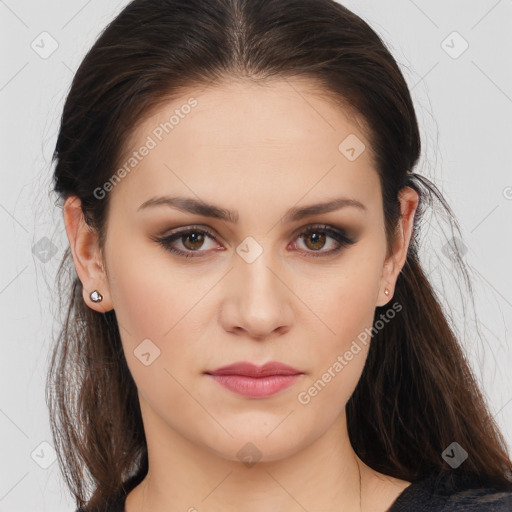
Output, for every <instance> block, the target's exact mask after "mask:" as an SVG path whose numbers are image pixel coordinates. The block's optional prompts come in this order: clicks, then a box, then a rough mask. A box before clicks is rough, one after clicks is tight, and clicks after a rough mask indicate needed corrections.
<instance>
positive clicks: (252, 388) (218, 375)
mask: <svg viewBox="0 0 512 512" xmlns="http://www.w3.org/2000/svg"><path fill="white" fill-rule="evenodd" d="M205 373H206V374H207V375H210V376H211V377H212V378H213V379H214V380H215V381H216V382H217V383H219V384H220V385H221V386H224V387H225V388H227V389H229V390H230V391H233V392H234V393H238V394H240V395H243V396H247V397H250V398H266V397H269V396H272V395H274V394H276V393H278V392H279V391H281V390H283V389H286V388H288V387H290V386H291V385H292V384H294V383H295V382H296V381H297V380H298V379H299V377H300V376H301V375H304V373H303V372H301V371H300V370H297V369H296V368H292V367H291V366H288V365H286V364H283V363H279V362H277V361H272V362H270V363H267V364H264V365H263V366H256V365H254V364H252V363H250V362H246V361H242V362H238V363H233V364H230V365H228V366H223V367H221V368H217V369H216V370H212V371H207V372H205Z"/></svg>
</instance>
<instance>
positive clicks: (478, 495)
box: [76, 473, 512, 512]
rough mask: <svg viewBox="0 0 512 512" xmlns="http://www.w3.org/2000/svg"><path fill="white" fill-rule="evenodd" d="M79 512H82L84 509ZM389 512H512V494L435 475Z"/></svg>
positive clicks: (117, 511) (117, 501)
mask: <svg viewBox="0 0 512 512" xmlns="http://www.w3.org/2000/svg"><path fill="white" fill-rule="evenodd" d="M144 476H145V475H144V474H138V475H135V476H132V477H131V478H129V479H128V480H127V481H126V482H125V484H124V490H122V491H120V492H118V494H117V495H115V496H112V497H111V499H110V500H109V502H108V503H107V504H106V507H105V509H104V510H105V512H107V511H108V512H125V510H124V503H125V500H126V496H127V495H128V493H129V492H130V491H131V490H132V489H133V488H134V487H136V486H137V485H138V484H139V483H140V482H141V481H142V480H143V478H144ZM76 512H82V509H78V510H77V511H76ZM387 512H512V492H507V491H502V490H499V489H495V488H493V487H489V486H486V485H481V484H480V483H479V481H478V480H475V479H474V478H471V477H467V476H461V475H457V474H450V473H447V474H445V475H444V476H439V475H437V474H433V475H431V476H429V477H428V478H424V479H422V480H418V481H416V482H412V483H411V484H410V485H409V486H408V487H406V488H405V489H404V490H403V491H402V493H401V494H400V495H399V496H398V497H397V498H396V499H395V501H394V502H393V503H392V505H391V507H390V508H389V509H388V510H387Z"/></svg>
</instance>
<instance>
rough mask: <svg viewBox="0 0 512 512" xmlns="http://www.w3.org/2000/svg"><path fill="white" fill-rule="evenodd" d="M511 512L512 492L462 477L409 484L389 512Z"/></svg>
mask: <svg viewBox="0 0 512 512" xmlns="http://www.w3.org/2000/svg"><path fill="white" fill-rule="evenodd" d="M409 510H414V511H417V512H512V492H511V491H506V490H502V489H498V488H494V487H492V486H489V485H484V484H482V483H481V482H480V481H479V480H477V479H475V478H474V477H470V476H462V475H451V474H448V475H431V476H429V477H427V478H424V479H422V480H419V481H416V482H413V483H411V485H409V486H408V487H406V488H405V490H404V491H403V492H402V493H401V494H400V495H399V496H398V497H397V499H396V500H395V501H394V502H393V504H392V505H391V507H390V508H389V509H388V512H406V511H409Z"/></svg>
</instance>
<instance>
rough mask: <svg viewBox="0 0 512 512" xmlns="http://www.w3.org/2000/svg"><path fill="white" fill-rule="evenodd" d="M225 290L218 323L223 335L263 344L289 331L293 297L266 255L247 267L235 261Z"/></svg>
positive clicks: (279, 272)
mask: <svg viewBox="0 0 512 512" xmlns="http://www.w3.org/2000/svg"><path fill="white" fill-rule="evenodd" d="M269 252H270V251H269ZM224 286H225V297H226V299H225V301H224V303H223V306H222V308H221V312H220V315H221V316H220V321H221V324H222V326H223V327H224V329H225V330H226V331H228V332H232V333H236V334H238V335H245V336H247V337H249V338H252V339H254V340H258V341H262V340H266V339H268V338H269V337H272V336H274V335H275V334H284V333H285V332H288V330H289V329H290V328H291V325H292V322H293V316H294V313H293V307H292V306H293V305H292V302H291V301H292V299H293V293H292V292H291V291H290V289H289V288H288V287H287V284H286V277H285V272H284V271H283V270H282V269H281V267H278V266H277V265H276V264H275V263H273V262H272V261H271V259H270V257H266V252H265V251H264V252H263V253H262V254H260V256H259V257H258V258H256V259H255V260H254V261H252V262H250V263H249V262H247V261H245V260H244V259H243V258H235V262H234V268H233V269H232V270H231V272H230V275H229V279H228V280H226V282H225V284H224Z"/></svg>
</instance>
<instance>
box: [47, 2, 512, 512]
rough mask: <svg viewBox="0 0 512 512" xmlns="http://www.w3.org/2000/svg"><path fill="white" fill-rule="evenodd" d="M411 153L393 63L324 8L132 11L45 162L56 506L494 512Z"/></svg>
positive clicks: (486, 429)
mask: <svg viewBox="0 0 512 512" xmlns="http://www.w3.org/2000/svg"><path fill="white" fill-rule="evenodd" d="M420 147H421V146H420V138H419V130H418V124H417V120H416V116H415V111H414V108H413V104H412V100H411V97H410V93H409V91H408V89H407V85H406V83H405V81H404V78H403V75H402V73H401V72H400V69H399V67H398V65H397V63H396V62H395V60H394V59H393V57H392V56H391V55H390V53H389V51H388V50H387V49H386V47H385V45H384V44H383V42H382V41H381V39H380V38H379V37H378V36H377V35H376V33H375V32H374V31H373V30H372V29H371V28H370V27H369V26H368V25H367V24H366V23H365V22H364V21H363V20H361V19H360V18H359V17H357V16H356V15H355V14H353V13H351V12H350V11H349V10H347V9H346V8H345V7H343V6H342V5H340V4H338V3H336V2H334V1H332V0H135V1H133V2H131V3H130V4H129V5H128V6H127V7H126V8H125V9H124V10H123V11H122V12H121V13H120V14H119V15H118V16H117V18H116V19H115V20H114V21H112V23H110V24H109V26H108V27H107V28H106V29H105V30H104V32H103V33H102V35H101V36H100V37H99V39H98V40H97V42H96V43H95V44H94V46H93V47H92V49H91V50H90V51H89V53H88V54H87V56H86V57H85V59H84V60H83V62H82V64H81V66H80V67H79V69H78V71H77V73H76V76H75V78H74V80H73V84H72V87H71V90H70V92H69V95H68V97H67V101H66V104H65V107H64V112H63V116H62V122H61V127H60V132H59V135H58V140H57V145H56V149H55V155H54V158H55V163H56V166H55V175H54V178H55V191H56V192H57V194H58V195H59V198H60V199H61V201H62V202H61V204H62V207H63V215H64V221H65V228H66V233H67V236H68V240H69V244H70V246H69V249H68V251H67V252H66V255H65V259H64V260H63V262H62V265H61V268H60V273H61V274H60V275H61V277H62V278H63V279H62V280H61V281H60V283H59V284H60V286H61V297H63V299H64V302H65V305H66V307H67V308H68V309H67V315H66V318H65V322H64V325H63V328H62V332H61V335H60V337H59V339H58V340H57V343H56V346H55V349H54V353H53V359H52V365H51V368H50V372H49V378H48V388H47V392H48V404H49V408H50V413H51V421H52V429H53V435H54V441H55V445H56V448H57V449H58V454H59V461H60V464H61V466H62V469H63V473H64V476H65V478H66V481H67V484H68V485H69V487H70V490H71V492H72V493H73V495H74V496H75V498H76V501H77V506H78V508H79V510H81V511H84V512H92V511H110V512H112V511H114V510H117V511H121V510H125V511H127V512H139V511H141V512H142V511H152V512H160V511H164V510H165V511H166V512H177V511H187V510H188V511H196V510H198V511H220V510H244V511H246V512H260V511H263V510H264V511H268V510H273V511H287V512H292V511H293V512H294V511H303V510H309V511H314V510H323V511H332V512H334V511H340V510H343V511H350V512H352V511H364V512H369V511H371V512H382V511H385V510H389V511H393V512H396V511H403V510H415V511H416V510H502V511H504V510H512V482H511V477H510V474H511V473H510V470H511V467H512V465H511V461H510V458H509V456H508V453H507V450H506V444H505V441H504V439H503V437H502V434H501V433H500V432H499V429H498V427H497V425H496V424H495V422H494V421H493V418H492V415H491V414H490V413H489V411H488V409H487V405H486V403H485V401H484V399H483V397H482V394H481V392H480V390H479V389H478V386H477V384H476V381H475V379H474V377H473V375H472V372H471V370H470V368H469V366H468V364H467V362H466V360H465V357H464V353H463V351H462V349H461V346H460V344H459V340H457V339H456V336H455V334H454V332H453V331H452V329H451V328H450V325H449V323H448V321H447V319H446V318H445V316H444V314H443V310H442V307H441V305H440V301H439V298H438V297H437V296H436V294H435V292H434V290H433V288H432V287H431V285H430V283H429V281H428V279H427V277H426V276H425V274H424V272H423V269H422V266H421V265H420V262H419V257H418V252H419V244H418V233H419V222H420V219H421V218H422V215H423V213H424V212H425V211H426V209H427V208H428V207H429V206H432V205H433V199H438V200H439V201H440V203H441V205H442V206H443V207H444V208H447V211H449V208H448V206H447V205H446V202H445V201H444V199H443V198H442V196H441V195H440V193H439V192H438V190H437V189H436V187H435V186H434V185H433V184H432V183H431V182H429V180H427V179H426V178H423V177H421V175H420V174H417V173H414V172H413V168H414V166H415V164H416V163H417V161H418V158H419V155H420ZM454 255H455V261H456V262H458V264H459V265H462V267H461V268H463V263H462V261H461V259H460V257H459V258H458V259H457V258H456V256H457V252H455V253H454ZM66 270H67V271H68V272H66ZM65 277H68V278H69V279H64V278H65Z"/></svg>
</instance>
